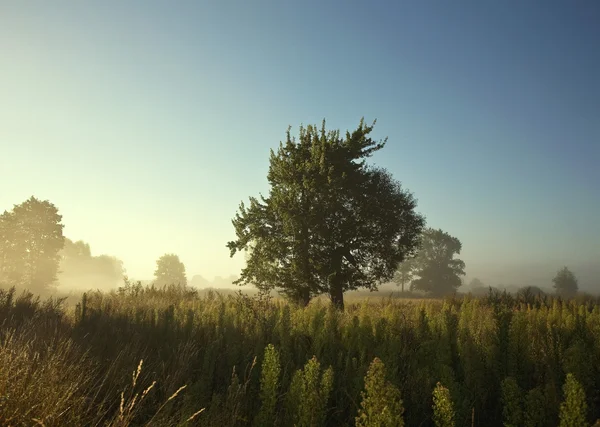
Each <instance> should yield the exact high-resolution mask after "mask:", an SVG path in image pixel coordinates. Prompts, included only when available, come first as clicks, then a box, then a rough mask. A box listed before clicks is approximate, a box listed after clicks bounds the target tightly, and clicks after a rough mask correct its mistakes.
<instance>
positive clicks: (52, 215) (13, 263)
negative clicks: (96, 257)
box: [0, 197, 65, 292]
mask: <svg viewBox="0 0 600 427" xmlns="http://www.w3.org/2000/svg"><path fill="white" fill-rule="evenodd" d="M61 220H62V216H61V215H59V213H58V209H57V208H56V207H55V206H54V205H53V204H52V203H50V202H49V201H47V200H45V201H41V200H38V199H36V198H35V197H31V198H29V199H28V200H26V201H24V202H23V203H21V204H19V205H14V208H13V209H12V210H11V211H5V212H4V213H3V214H2V215H0V284H4V285H10V286H16V287H23V288H24V287H28V288H29V289H32V290H34V291H35V292H43V291H45V290H46V289H47V288H49V287H51V286H52V285H53V284H54V282H55V280H56V275H57V273H58V265H59V260H60V255H59V252H60V250H61V249H62V248H63V246H64V243H65V238H64V236H63V227H64V226H63V225H62V223H61Z"/></svg>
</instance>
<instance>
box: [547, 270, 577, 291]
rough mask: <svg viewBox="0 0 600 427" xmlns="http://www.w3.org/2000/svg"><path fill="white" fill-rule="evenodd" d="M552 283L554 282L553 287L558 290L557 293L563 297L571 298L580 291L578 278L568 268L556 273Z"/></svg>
mask: <svg viewBox="0 0 600 427" xmlns="http://www.w3.org/2000/svg"><path fill="white" fill-rule="evenodd" d="M552 282H554V286H553V287H554V289H556V293H557V294H558V295H560V296H562V297H566V298H570V297H572V296H574V295H575V294H576V293H577V290H578V289H579V285H578V283H577V278H576V277H575V275H574V274H573V272H572V271H571V270H569V269H568V268H567V267H563V268H562V269H560V270H559V271H558V272H557V273H556V276H554V279H552Z"/></svg>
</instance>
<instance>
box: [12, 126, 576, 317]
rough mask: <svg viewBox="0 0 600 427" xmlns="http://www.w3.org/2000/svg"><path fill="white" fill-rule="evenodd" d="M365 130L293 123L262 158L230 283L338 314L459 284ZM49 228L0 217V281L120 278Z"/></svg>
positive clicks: (439, 243)
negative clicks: (257, 192) (325, 306)
mask: <svg viewBox="0 0 600 427" xmlns="http://www.w3.org/2000/svg"><path fill="white" fill-rule="evenodd" d="M374 125H375V122H374V123H373V124H372V125H370V126H368V125H366V124H365V122H364V120H361V121H360V123H359V125H358V127H357V128H356V129H355V130H354V131H352V132H346V134H345V136H342V135H341V133H340V131H339V130H329V131H328V130H327V129H326V127H325V121H323V123H322V126H321V128H320V129H319V128H318V127H317V126H314V125H309V126H307V127H306V128H305V127H302V126H301V127H300V133H299V138H298V139H297V140H296V138H295V137H292V136H291V132H290V129H288V131H287V138H286V141H285V143H283V142H281V143H280V144H279V148H278V150H277V151H274V150H271V154H270V165H269V170H268V174H267V179H268V182H269V184H270V190H269V194H268V196H262V195H261V196H259V197H251V198H250V201H249V204H248V205H247V206H246V205H245V204H244V203H243V202H242V203H241V204H240V206H239V210H238V212H237V213H236V215H235V217H234V219H233V220H232V223H233V226H234V229H235V233H236V236H237V239H236V240H233V241H230V242H228V243H227V247H228V248H229V250H230V255H231V256H234V255H235V254H236V253H237V252H245V253H246V265H245V267H244V268H243V269H242V271H241V275H240V278H239V279H238V280H237V281H236V282H234V283H237V284H240V285H244V284H252V285H254V286H256V287H257V288H258V289H259V290H260V291H261V292H265V293H267V292H270V291H272V290H273V289H276V290H278V291H280V292H281V293H282V294H283V295H284V296H286V297H287V298H289V299H290V300H292V301H295V302H297V303H300V304H301V305H303V306H305V305H307V304H308V302H309V301H310V300H311V298H313V297H315V296H318V295H321V294H326V295H328V296H329V298H330V299H331V302H332V303H333V305H334V306H336V307H338V308H341V309H343V307H344V293H345V292H347V291H351V290H356V289H369V290H372V291H374V290H377V289H378V286H380V285H381V284H383V283H386V282H389V281H395V282H396V283H397V284H399V285H400V286H401V287H402V290H404V288H405V285H408V286H409V289H410V290H417V291H422V292H425V293H427V294H428V295H431V296H442V295H447V294H451V293H453V292H455V291H456V290H457V289H458V288H459V287H460V286H461V284H462V280H461V277H462V276H464V275H465V263H464V261H462V260H461V259H459V258H457V257H456V256H457V255H459V254H460V252H461V249H462V244H461V242H460V240H459V239H458V238H456V237H454V236H451V235H450V234H449V233H447V232H445V231H443V230H441V229H434V228H428V227H426V221H425V217H424V216H423V215H421V214H420V213H418V212H416V207H417V200H416V199H415V197H414V196H413V194H412V193H410V192H409V191H408V190H406V189H404V188H403V187H402V185H401V183H400V182H399V181H397V180H396V179H395V178H394V177H393V176H392V175H391V173H390V172H389V171H387V170H385V169H383V168H380V167H376V166H373V165H371V164H368V163H367V162H366V160H367V159H368V158H369V157H371V156H372V155H373V154H374V153H375V152H377V151H379V150H381V149H383V148H384V147H385V144H386V141H387V140H382V141H375V140H374V139H372V138H371V137H370V133H371V132H372V131H373V128H374ZM61 220H62V216H61V215H60V214H59V213H58V209H57V208H56V207H55V206H54V205H53V204H52V203H50V202H49V201H40V200H38V199H36V198H35V197H31V198H30V199H29V200H27V201H25V202H23V203H22V204H20V205H15V206H14V208H13V209H12V210H11V211H5V212H4V214H2V215H1V216H0V283H4V284H6V285H10V286H17V287H23V288H25V287H26V288H29V289H35V290H43V289H46V288H48V287H51V286H52V285H53V284H55V283H56V280H57V275H58V273H59V272H60V269H61V268H62V269H63V270H65V269H66V270H67V271H69V273H70V274H71V275H75V276H77V275H78V274H79V277H82V276H83V277H85V276H86V274H87V275H88V276H93V275H94V274H96V275H105V276H108V277H111V278H112V280H113V282H114V279H115V278H118V277H119V276H124V274H125V270H124V268H123V265H122V262H120V261H119V260H117V259H115V258H111V257H107V256H100V257H92V256H91V252H90V248H89V245H87V244H85V243H84V242H81V241H79V242H72V241H70V240H69V239H66V238H65V237H64V236H63V225H62V222H61ZM82 269H83V270H84V271H78V270H82ZM554 282H555V288H556V289H557V292H559V293H560V294H562V295H564V296H571V295H573V294H574V293H575V292H576V291H577V280H576V278H575V276H574V275H573V273H572V272H571V271H570V270H568V268H566V267H565V268H564V269H562V270H561V271H559V272H558V273H557V276H556V277H555V279H554ZM155 283H156V284H158V285H170V284H175V285H181V286H185V285H186V284H187V278H186V274H185V266H184V265H183V263H182V262H181V261H180V260H179V257H178V256H177V255H175V254H165V255H164V256H162V257H161V258H160V259H158V260H157V267H156V271H155Z"/></svg>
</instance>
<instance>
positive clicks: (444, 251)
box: [411, 228, 465, 295]
mask: <svg viewBox="0 0 600 427" xmlns="http://www.w3.org/2000/svg"><path fill="white" fill-rule="evenodd" d="M461 249H462V245H461V243H460V240H458V239H457V238H456V237H452V236H451V235H449V234H448V233H446V232H444V231H442V230H434V229H432V228H428V229H427V230H425V231H424V232H423V235H422V238H421V246H420V249H419V253H418V255H417V256H416V257H415V259H414V261H413V262H414V264H415V275H416V276H418V277H417V278H416V279H414V280H413V281H412V283H411V289H416V290H421V291H425V292H428V293H430V294H434V295H444V294H448V293H451V292H454V291H455V290H456V289H457V288H458V287H460V285H461V284H462V281H461V278H460V276H464V274H465V271H464V269H465V263H464V262H463V261H462V260H460V259H457V258H456V259H455V258H454V255H455V254H460V251H461Z"/></svg>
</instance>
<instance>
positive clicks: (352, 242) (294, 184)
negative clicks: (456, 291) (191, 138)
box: [227, 120, 424, 308]
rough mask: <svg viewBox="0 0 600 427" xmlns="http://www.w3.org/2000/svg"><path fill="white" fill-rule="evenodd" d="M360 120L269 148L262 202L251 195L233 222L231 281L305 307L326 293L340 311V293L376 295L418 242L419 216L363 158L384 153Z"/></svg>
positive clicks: (312, 129)
mask: <svg viewBox="0 0 600 427" xmlns="http://www.w3.org/2000/svg"><path fill="white" fill-rule="evenodd" d="M372 129H373V126H366V125H365V124H364V121H362V120H361V122H360V125H359V126H358V128H357V129H356V130H355V131H353V132H352V133H349V132H347V133H346V136H345V138H341V137H340V132H339V131H329V132H327V131H326V130H325V121H323V125H322V127H321V130H320V131H319V130H318V129H317V127H316V126H308V127H307V128H304V127H300V139H299V141H296V140H295V138H292V137H291V136H290V130H289V129H288V132H287V141H286V143H285V144H284V143H280V146H279V149H278V151H277V153H275V152H274V151H273V150H271V158H270V167H269V173H268V176H267V178H268V181H269V183H270V186H271V188H270V192H269V196H268V197H264V196H260V198H254V197H252V198H250V205H249V206H248V207H246V206H245V205H244V204H243V203H242V204H241V205H240V207H239V212H238V213H237V214H236V217H235V218H234V219H233V225H234V227H235V231H236V235H237V240H235V241H231V242H229V243H228V244H227V247H228V248H229V249H230V251H231V256H233V255H234V254H235V253H236V252H237V251H244V250H246V249H247V248H248V247H249V246H250V245H251V246H252V250H251V251H249V253H248V258H247V261H246V267H245V268H244V269H243V270H242V273H241V277H240V279H239V280H238V281H237V282H236V283H238V284H250V283H252V284H254V285H256V286H257V287H259V288H260V289H262V290H269V289H272V288H275V287H277V288H281V289H282V292H283V293H284V294H285V295H287V296H288V297H290V298H292V299H295V300H297V301H299V302H302V303H304V304H306V303H308V301H309V300H310V298H311V297H312V296H313V295H318V294H322V293H326V294H328V295H329V296H330V298H331V300H332V303H333V304H334V305H335V306H337V307H340V308H343V293H344V292H345V291H347V290H352V289H357V288H362V287H365V288H369V289H376V288H377V285H378V283H380V282H381V281H384V280H390V279H391V278H392V277H393V274H394V272H395V271H396V268H397V266H398V263H399V262H402V261H403V260H404V258H405V257H407V256H410V255H411V254H412V252H413V250H414V248H415V247H416V245H417V242H418V237H419V234H420V232H421V230H422V228H423V225H424V219H423V218H422V217H421V216H420V215H419V214H417V213H415V212H414V209H415V207H416V201H415V199H414V198H413V196H412V195H411V194H410V193H408V192H407V191H405V190H403V189H402V188H401V186H400V183H399V182H397V181H396V180H394V179H393V178H392V176H391V175H390V174H389V173H388V172H387V171H385V170H382V169H377V168H374V167H369V166H367V165H366V164H365V159H366V158H367V157H370V156H371V154H372V153H374V152H375V151H378V150H380V149H381V148H383V147H384V145H385V141H382V142H376V141H374V140H373V139H371V138H370V137H369V134H370V133H371V131H372Z"/></svg>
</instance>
